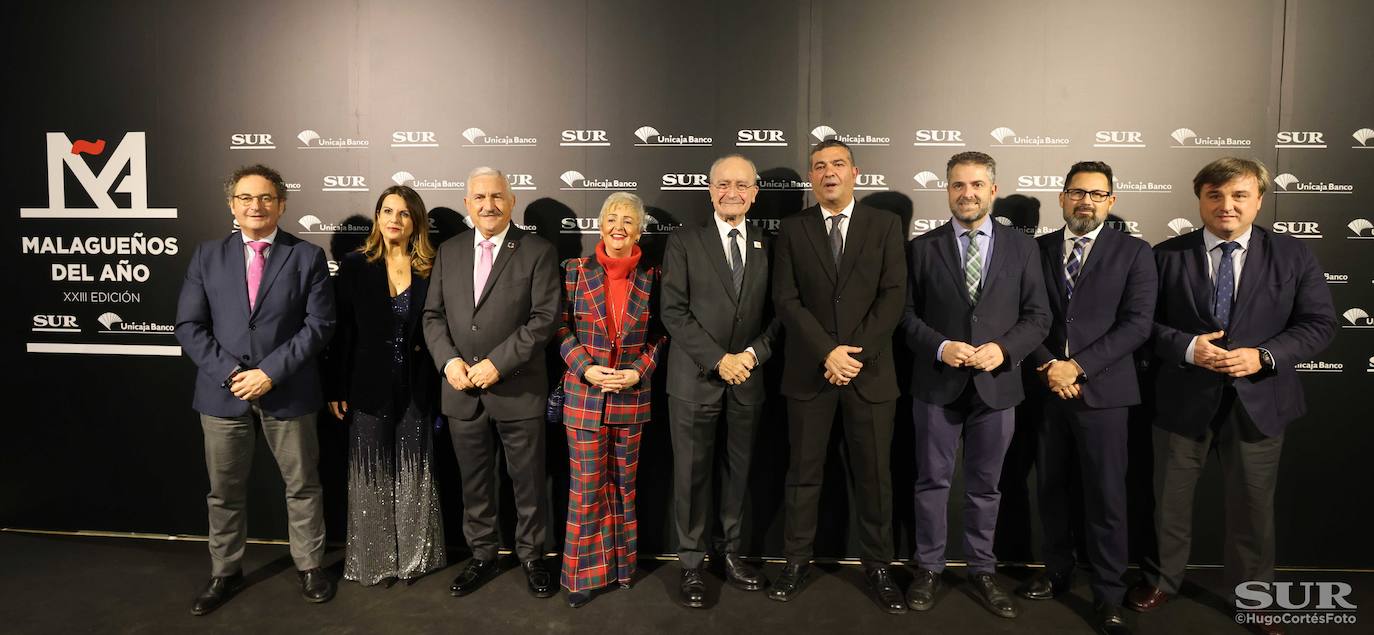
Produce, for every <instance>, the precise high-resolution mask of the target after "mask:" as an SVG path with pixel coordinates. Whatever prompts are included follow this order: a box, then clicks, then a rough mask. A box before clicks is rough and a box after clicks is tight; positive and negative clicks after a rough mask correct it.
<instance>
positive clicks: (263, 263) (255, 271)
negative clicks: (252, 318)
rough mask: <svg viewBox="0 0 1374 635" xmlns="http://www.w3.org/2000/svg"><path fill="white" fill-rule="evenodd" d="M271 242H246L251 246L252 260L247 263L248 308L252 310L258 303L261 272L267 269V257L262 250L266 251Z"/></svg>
mask: <svg viewBox="0 0 1374 635" xmlns="http://www.w3.org/2000/svg"><path fill="white" fill-rule="evenodd" d="M271 245H272V243H269V242H266V241H262V240H254V241H252V242H250V243H248V246H249V247H252V248H253V254H254V256H253V262H250V263H248V310H249V311H252V310H253V307H254V305H256V304H257V303H258V287H260V286H262V272H263V271H264V270H266V269H267V258H266V257H265V256H263V252H266V251H267V248H268V247H270V246H271Z"/></svg>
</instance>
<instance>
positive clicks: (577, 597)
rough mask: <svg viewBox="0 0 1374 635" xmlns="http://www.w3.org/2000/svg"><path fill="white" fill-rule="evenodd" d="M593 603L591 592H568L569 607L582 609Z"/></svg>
mask: <svg viewBox="0 0 1374 635" xmlns="http://www.w3.org/2000/svg"><path fill="white" fill-rule="evenodd" d="M591 601H592V592H591V591H568V606H571V607H572V608H575V609H580V608H582V607H584V606H586V605H587V603H588V602H591Z"/></svg>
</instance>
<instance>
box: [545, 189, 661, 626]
mask: <svg viewBox="0 0 1374 635" xmlns="http://www.w3.org/2000/svg"><path fill="white" fill-rule="evenodd" d="M645 220H646V219H645V215H644V203H643V201H641V200H640V199H639V197H638V196H635V195H634V194H629V193H625V192H617V193H615V194H612V195H611V196H610V197H609V198H607V199H606V203H605V204H604V205H602V206H601V220H600V225H601V241H600V242H598V243H597V245H596V255H595V256H593V257H590V258H573V259H570V260H568V261H566V262H564V263H563V324H562V326H560V327H559V329H558V335H557V338H558V339H559V341H560V342H561V345H560V347H559V352H560V354H561V355H562V356H563V361H564V362H565V363H566V364H567V365H568V372H567V373H565V374H564V375H563V425H564V427H565V428H566V429H567V433H568V455H569V456H568V458H569V463H570V474H569V482H570V485H569V493H568V529H567V536H566V538H565V540H564V546H563V575H562V580H561V582H562V584H563V588H565V589H567V590H568V604H569V605H570V606H573V607H579V606H582V605H584V604H586V603H587V602H589V601H591V595H592V592H593V591H595V590H597V589H600V588H602V587H606V586H608V585H610V584H611V583H612V582H619V583H620V586H622V587H628V586H629V585H630V580H631V578H632V577H633V576H634V572H635V563H636V559H637V553H636V552H637V546H638V522H637V520H636V517H635V475H636V474H637V473H638V471H639V437H640V430H641V428H642V426H643V424H644V422H646V421H648V420H649V378H650V377H651V376H652V375H653V372H654V368H655V366H657V364H658V353H659V349H660V347H662V346H663V342H664V341H665V340H667V338H666V337H665V336H664V335H663V331H662V329H661V328H659V326H658V323H657V319H656V316H653V315H652V313H653V311H652V310H651V304H650V296H651V294H652V292H653V291H654V286H655V285H656V284H657V283H658V271H657V270H656V269H654V268H650V267H641V266H640V265H639V259H640V255H641V252H640V249H639V245H637V244H636V243H638V242H639V236H640V233H641V232H642V231H643V229H644V223H645ZM651 321H652V322H653V324H652V325H651V324H650V322H651Z"/></svg>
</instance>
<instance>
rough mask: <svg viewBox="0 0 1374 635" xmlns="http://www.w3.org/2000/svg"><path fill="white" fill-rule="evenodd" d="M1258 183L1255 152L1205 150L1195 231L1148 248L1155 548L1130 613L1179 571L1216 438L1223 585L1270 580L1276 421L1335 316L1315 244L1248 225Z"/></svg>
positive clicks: (1164, 593) (1173, 584)
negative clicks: (1217, 155) (1299, 368)
mask: <svg viewBox="0 0 1374 635" xmlns="http://www.w3.org/2000/svg"><path fill="white" fill-rule="evenodd" d="M1268 184H1269V171H1268V169H1266V168H1265V167H1264V165H1263V164H1261V163H1259V162H1257V161H1250V160H1247V159H1237V158H1231V157H1227V158H1222V159H1218V160H1216V161H1213V162H1212V163H1210V164H1208V165H1207V166H1205V167H1203V168H1202V170H1201V171H1199V172H1198V173H1197V176H1196V177H1194V178H1193V193H1194V194H1196V195H1197V197H1198V212H1199V215H1200V216H1201V217H1202V224H1203V229H1199V230H1197V231H1193V232H1190V233H1188V234H1184V235H1183V236H1179V237H1177V238H1172V239H1170V240H1167V241H1165V242H1163V243H1160V244H1159V245H1157V246H1156V247H1155V250H1154V252H1155V264H1156V266H1157V268H1158V270H1159V303H1158V306H1157V307H1156V309H1155V323H1154V341H1153V350H1154V353H1155V355H1156V356H1157V357H1158V360H1159V361H1158V376H1157V378H1156V380H1155V393H1156V395H1157V396H1158V397H1157V399H1156V404H1155V407H1156V415H1155V422H1154V425H1155V427H1154V453H1155V466H1154V467H1155V469H1154V482H1155V483H1154V484H1155V530H1156V532H1157V534H1158V544H1159V553H1158V554H1157V557H1154V558H1147V561H1146V567H1145V569H1146V574H1145V581H1144V583H1143V584H1141V585H1140V586H1138V587H1136V588H1134V589H1132V590H1131V592H1130V594H1129V595H1128V597H1127V601H1128V603H1129V604H1130V606H1131V607H1132V608H1135V609H1137V610H1140V611H1148V610H1152V609H1154V608H1157V607H1158V606H1159V605H1161V604H1163V603H1164V602H1166V601H1168V599H1169V597H1170V596H1172V595H1174V594H1176V593H1177V592H1178V589H1179V585H1180V584H1182V582H1183V569H1184V566H1185V565H1186V564H1187V561H1188V547H1189V542H1190V541H1191V538H1192V519H1193V509H1192V508H1193V489H1194V487H1195V486H1196V484H1197V480H1198V478H1199V477H1200V476H1201V475H1202V470H1203V467H1204V465H1205V464H1206V461H1207V454H1208V453H1209V451H1210V450H1211V449H1212V448H1215V449H1216V452H1217V457H1218V459H1219V460H1220V461H1221V470H1222V474H1223V478H1224V483H1225V490H1226V541H1225V542H1226V555H1225V562H1226V580H1227V588H1228V589H1234V588H1235V585H1236V584H1238V583H1240V582H1243V581H1247V580H1256V581H1261V582H1272V581H1273V580H1274V489H1275V486H1276V483H1277V480H1278V468H1279V456H1280V453H1281V450H1282V449H1283V431H1284V428H1285V427H1286V426H1287V425H1288V423H1289V422H1291V421H1293V420H1294V419H1297V418H1298V417H1301V416H1302V415H1303V414H1305V413H1306V411H1307V406H1306V403H1305V402H1304V400H1303V391H1302V384H1301V383H1299V381H1298V377H1297V374H1296V372H1295V371H1294V366H1295V365H1296V364H1297V363H1299V362H1302V361H1305V360H1308V359H1310V358H1311V357H1312V356H1313V355H1315V354H1317V353H1318V352H1320V351H1321V350H1322V349H1324V348H1326V346H1327V344H1329V343H1330V342H1331V338H1332V336H1333V335H1334V334H1335V330H1336V315H1335V310H1334V308H1333V307H1332V303H1331V292H1330V290H1329V289H1328V288H1327V286H1326V278H1325V275H1324V274H1323V273H1322V269H1321V266H1320V265H1319V264H1318V263H1317V259H1316V257H1315V256H1313V255H1312V252H1311V250H1309V249H1308V248H1307V246H1306V245H1303V244H1302V242H1301V241H1299V240H1296V239H1294V238H1292V237H1290V236H1282V235H1278V234H1273V233H1270V232H1269V231H1267V230H1265V229H1263V228H1261V227H1258V226H1255V225H1254V224H1253V223H1254V221H1255V217H1256V216H1257V215H1258V213H1259V210H1260V205H1261V204H1262V203H1263V197H1264V192H1265V190H1266V189H1267V186H1268ZM1274 627H1278V628H1277V629H1275V628H1274ZM1261 630H1264V631H1267V632H1279V631H1281V630H1282V625H1269V626H1265V627H1264V628H1261Z"/></svg>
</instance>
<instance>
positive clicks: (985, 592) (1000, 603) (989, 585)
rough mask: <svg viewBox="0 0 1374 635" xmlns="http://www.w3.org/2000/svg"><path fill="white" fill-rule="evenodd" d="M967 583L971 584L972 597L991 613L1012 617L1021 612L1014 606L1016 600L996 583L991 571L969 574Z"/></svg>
mask: <svg viewBox="0 0 1374 635" xmlns="http://www.w3.org/2000/svg"><path fill="white" fill-rule="evenodd" d="M969 583H970V584H972V585H973V599H975V600H978V602H979V603H980V604H982V605H983V608H986V609H987V610H988V611H989V612H991V613H992V614H993V615H996V616H997V617H1005V618H1013V617H1016V616H1017V615H1020V614H1021V609H1020V608H1018V607H1017V606H1016V600H1014V599H1012V597H1011V594H1010V593H1007V592H1006V590H1005V589H1003V588H1002V587H1000V586H998V585H997V580H996V579H994V578H993V577H992V574H991V573H975V574H972V575H970V576H969Z"/></svg>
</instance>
